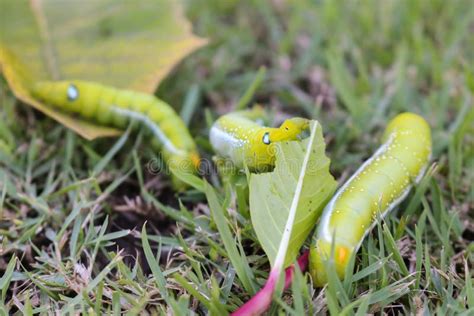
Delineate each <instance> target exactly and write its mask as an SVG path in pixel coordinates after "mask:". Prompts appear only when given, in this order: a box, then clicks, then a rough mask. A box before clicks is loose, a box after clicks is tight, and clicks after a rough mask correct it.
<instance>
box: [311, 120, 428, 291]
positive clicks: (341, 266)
mask: <svg viewBox="0 0 474 316" xmlns="http://www.w3.org/2000/svg"><path fill="white" fill-rule="evenodd" d="M430 155H431V132H430V127H429V125H428V123H427V122H426V121H425V120H424V119H423V118H422V117H420V116H418V115H416V114H413V113H403V114H400V115H398V116H396V117H395V118H394V119H393V120H392V121H391V122H390V123H389V124H388V126H387V129H386V131H385V134H384V136H383V145H382V146H381V147H380V148H379V149H378V150H377V151H376V153H375V154H374V155H373V156H372V157H371V158H370V159H369V160H367V161H366V162H365V163H364V164H363V165H362V166H361V167H360V168H359V169H358V170H357V171H356V173H355V174H354V175H353V176H352V177H351V178H350V179H349V180H348V181H347V182H346V183H345V184H344V185H343V186H342V187H341V188H340V189H339V190H338V192H337V193H336V194H335V195H334V197H333V198H332V199H331V201H330V202H329V203H328V204H327V205H326V207H325V209H324V210H323V214H322V217H321V221H320V223H319V226H318V228H317V231H316V234H315V239H314V243H313V246H312V248H311V251H310V271H311V274H312V276H313V280H314V282H315V285H317V286H322V285H324V284H325V283H326V282H327V270H326V269H327V261H326V260H327V259H328V258H329V257H330V254H331V250H332V251H334V252H333V254H334V262H335V268H336V272H337V274H338V275H339V277H341V278H342V277H343V276H344V272H345V270H346V267H347V265H348V263H349V259H350V257H351V255H352V253H354V252H355V251H357V250H358V249H359V247H360V245H361V243H362V241H363V239H364V236H365V235H366V234H367V233H368V232H369V230H370V229H371V227H373V225H374V224H375V223H376V218H377V216H378V215H379V214H380V216H384V215H385V214H387V213H388V212H389V211H390V210H392V209H393V208H394V207H395V206H396V205H398V204H399V203H400V202H401V201H402V200H403V199H404V198H405V197H406V195H407V194H408V192H409V191H410V189H411V187H412V186H413V184H414V183H417V182H418V181H419V180H420V179H421V177H422V176H423V174H424V172H425V170H426V168H427V166H428V162H429V160H430Z"/></svg>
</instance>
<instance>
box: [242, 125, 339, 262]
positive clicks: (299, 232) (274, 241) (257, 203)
mask: <svg viewBox="0 0 474 316" xmlns="http://www.w3.org/2000/svg"><path fill="white" fill-rule="evenodd" d="M329 164H330V160H329V158H328V157H326V155H325V143H324V139H323V136H322V129H321V125H320V124H319V123H318V122H316V121H313V122H312V123H311V136H310V137H309V138H307V139H305V140H303V141H293V142H283V143H278V144H277V152H276V164H275V169H274V170H273V171H272V172H269V173H263V174H252V175H251V177H250V213H251V218H252V224H253V227H254V229H255V232H256V234H257V237H258V240H259V241H260V244H261V245H262V248H263V250H264V251H265V253H266V254H267V256H268V258H269V260H270V263H271V264H272V267H275V261H276V258H277V256H278V252H279V251H284V252H285V257H284V264H283V266H288V265H289V264H290V263H292V262H293V261H294V260H295V258H296V256H297V254H298V251H299V249H300V248H301V246H302V244H303V242H304V241H305V239H306V238H307V236H308V234H309V233H310V232H311V230H312V229H313V227H314V225H315V223H316V220H317V219H318V217H319V215H320V214H321V211H322V208H323V207H324V205H325V203H326V202H327V201H328V199H329V198H330V197H331V196H332V194H333V193H334V190H335V189H336V185H337V183H336V181H335V180H334V178H333V176H332V175H331V174H330V173H329ZM292 217H293V218H292ZM288 221H292V223H293V225H292V227H288ZM288 229H289V230H290V232H288V231H287V230H288ZM285 233H286V234H290V237H289V241H288V246H287V249H286V250H282V249H281V244H282V242H284V241H285V236H284V235H285Z"/></svg>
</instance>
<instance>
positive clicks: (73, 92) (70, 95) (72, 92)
mask: <svg viewBox="0 0 474 316" xmlns="http://www.w3.org/2000/svg"><path fill="white" fill-rule="evenodd" d="M77 98H79V90H78V89H77V87H76V86H75V85H73V84H70V85H69V87H68V88H67V99H68V100H69V101H75V100H77Z"/></svg>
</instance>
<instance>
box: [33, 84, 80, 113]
mask: <svg viewBox="0 0 474 316" xmlns="http://www.w3.org/2000/svg"><path fill="white" fill-rule="evenodd" d="M31 92H32V94H33V96H34V97H35V98H37V99H38V100H41V101H44V102H46V103H48V104H50V105H52V106H58V107H61V106H64V105H66V104H70V103H71V104H72V103H74V102H75V101H77V100H79V89H78V86H77V84H75V83H74V82H71V81H55V82H51V81H41V82H38V83H35V84H34V86H33V88H32V90H31Z"/></svg>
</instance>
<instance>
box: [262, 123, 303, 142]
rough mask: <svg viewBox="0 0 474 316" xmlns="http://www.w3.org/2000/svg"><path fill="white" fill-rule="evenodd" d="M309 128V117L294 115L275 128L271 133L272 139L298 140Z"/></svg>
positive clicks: (278, 140)
mask: <svg viewBox="0 0 474 316" xmlns="http://www.w3.org/2000/svg"><path fill="white" fill-rule="evenodd" d="M308 128H309V120H308V119H305V118H301V117H293V118H291V119H287V120H285V121H284V122H283V123H282V124H281V125H280V127H279V128H277V129H274V130H273V131H272V133H271V134H270V139H271V141H274V142H281V141H290V140H297V139H298V138H301V137H302V136H303V134H304V132H305V131H307V130H308Z"/></svg>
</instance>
